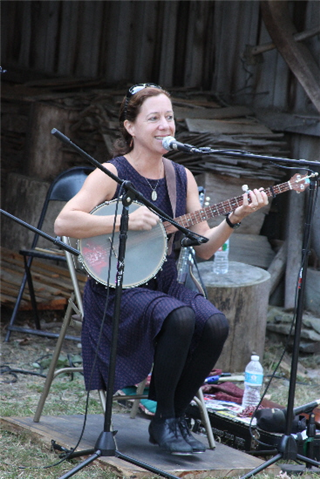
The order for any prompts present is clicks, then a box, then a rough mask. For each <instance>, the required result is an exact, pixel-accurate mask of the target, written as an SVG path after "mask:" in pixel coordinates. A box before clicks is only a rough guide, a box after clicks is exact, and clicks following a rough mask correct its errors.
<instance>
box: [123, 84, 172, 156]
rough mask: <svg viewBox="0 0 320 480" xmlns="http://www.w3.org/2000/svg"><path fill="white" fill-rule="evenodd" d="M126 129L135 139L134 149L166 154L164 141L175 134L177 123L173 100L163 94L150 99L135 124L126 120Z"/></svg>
mask: <svg viewBox="0 0 320 480" xmlns="http://www.w3.org/2000/svg"><path fill="white" fill-rule="evenodd" d="M124 126H125V128H126V129H127V130H128V132H129V133H130V135H132V136H133V137H134V148H137V147H143V148H146V149H148V150H151V151H153V152H157V153H161V154H163V153H165V152H166V151H167V150H165V149H164V148H163V146H162V140H163V139H164V138H165V137H167V136H173V137H174V134H175V122H174V116H173V110H172V103H171V100H170V99H169V98H168V97H167V96H166V95H165V94H163V93H160V94H159V95H156V96H154V97H148V98H147V99H146V100H145V101H144V102H143V104H142V105H141V107H140V112H139V114H138V115H137V117H136V119H135V121H134V122H129V121H128V120H125V122H124Z"/></svg>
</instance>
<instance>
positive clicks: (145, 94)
mask: <svg viewBox="0 0 320 480" xmlns="http://www.w3.org/2000/svg"><path fill="white" fill-rule="evenodd" d="M162 93H163V94H164V95H166V96H167V97H168V98H170V93H169V92H167V91H166V90H163V89H162V88H155V87H146V88H143V89H142V90H140V91H139V92H137V93H135V94H134V95H132V96H131V97H130V98H129V99H128V98H127V95H126V96H125V97H124V98H123V100H122V103H121V106H120V111H119V123H120V134H121V137H120V138H118V139H117V140H116V141H115V143H114V146H113V155H114V156H117V155H125V154H126V153H129V152H131V150H132V148H133V145H132V143H131V140H132V136H131V135H130V133H129V132H128V131H127V129H126V128H125V126H124V121H125V120H129V121H130V122H134V121H135V119H136V118H137V116H138V115H139V113H140V109H141V106H142V104H143V103H144V102H145V100H146V99H147V98H150V97H156V96H157V95H160V94H162Z"/></svg>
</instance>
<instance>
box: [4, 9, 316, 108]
mask: <svg viewBox="0 0 320 480" xmlns="http://www.w3.org/2000/svg"><path fill="white" fill-rule="evenodd" d="M289 7H290V12H291V15H292V16H291V19H292V20H293V22H294V23H295V25H296V29H297V31H303V30H306V29H310V28H312V27H314V26H318V25H319V19H320V17H319V16H320V4H319V2H318V1H316V0H314V1H313V0H309V1H304V2H301V1H299V2H296V1H290V2H289ZM1 8H2V65H3V66H4V67H5V68H7V70H8V73H10V71H11V72H12V70H13V69H15V68H17V69H24V71H25V75H26V77H25V78H26V79H27V75H28V73H27V72H28V71H30V70H31V71H33V72H39V73H40V72H41V73H42V74H46V75H49V76H52V75H57V76H66V77H67V76H77V77H81V76H85V77H90V78H96V77H101V76H102V77H104V78H105V81H106V84H107V85H109V86H110V85H114V84H115V83H117V84H119V82H141V81H157V82H159V83H161V84H163V85H165V86H166V87H167V88H170V87H173V86H179V87H181V86H185V87H189V88H190V87H198V88H201V89H207V90H211V91H214V92H216V93H218V94H219V95H220V96H221V98H222V99H224V100H225V101H227V102H228V103H233V104H234V103H241V104H243V103H245V104H254V105H255V106H257V107H270V106H273V107H276V108H279V109H281V110H288V109H290V111H295V110H297V111H298V110H300V111H301V110H304V111H305V110H306V109H307V110H310V111H313V108H312V105H310V101H309V100H308V97H307V96H306V94H305V92H304V91H303V89H302V87H301V86H300V85H299V83H298V82H297V80H296V79H295V77H294V76H293V75H292V74H291V73H290V70H289V68H288V67H287V65H286V63H285V61H284V60H283V59H282V57H281V55H280V54H279V52H278V51H277V50H276V49H273V50H271V51H268V52H266V53H264V54H262V55H260V56H259V57H258V56H256V57H255V58H254V61H252V62H251V63H252V64H251V65H249V64H248V61H246V47H247V45H251V46H254V45H259V44H264V43H268V42H270V41H271V40H270V36H269V34H268V32H267V30H266V27H265V25H264V22H263V19H262V15H261V11H260V2H259V1H255V0H252V1H222V0H216V1H60V0H57V1H23V2H21V1H2V2H1ZM305 44H306V45H307V46H308V48H309V50H310V52H311V54H312V55H313V57H314V59H315V60H316V61H317V62H318V64H319V58H320V42H319V36H315V37H313V38H310V39H308V40H306V41H305ZM251 60H253V57H252V58H251Z"/></svg>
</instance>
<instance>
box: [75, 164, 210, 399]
mask: <svg viewBox="0 0 320 480" xmlns="http://www.w3.org/2000/svg"><path fill="white" fill-rule="evenodd" d="M110 163H112V164H113V165H115V166H116V168H117V171H118V176H119V177H120V178H121V179H124V180H125V179H128V180H130V181H131V182H132V184H133V185H134V187H135V188H136V189H137V190H138V191H139V192H141V193H142V194H143V195H144V196H145V197H146V198H148V199H150V198H151V193H152V191H151V188H150V185H149V184H148V182H147V181H146V179H145V178H144V177H142V176H141V175H140V174H139V173H138V172H137V171H136V170H135V169H134V168H133V167H132V166H131V165H130V164H129V162H128V161H127V160H126V159H125V158H124V157H116V158H114V159H113V160H111V161H110ZM174 168H175V171H176V182H177V206H176V215H175V216H176V217H178V216H180V215H183V214H185V213H186V212H185V208H186V206H185V199H186V190H187V177H186V171H185V169H184V167H183V166H181V165H179V164H176V163H174ZM149 182H150V184H151V185H152V187H153V188H155V186H156V185H157V182H158V180H149ZM118 189H119V187H118ZM118 189H117V192H118ZM117 192H116V195H115V197H117ZM156 192H157V195H158V198H157V200H156V201H155V202H154V204H155V205H156V206H158V207H159V208H161V209H162V210H163V211H165V212H166V213H167V214H168V215H170V216H172V215H173V213H172V208H171V203H170V200H169V196H168V191H167V185H166V180H165V178H163V179H160V181H159V183H158V185H157V188H156ZM141 254H143V252H141ZM141 261H142V262H143V258H141ZM176 278H177V269H176V260H175V255H174V253H172V254H171V255H168V257H167V261H166V262H164V264H163V268H162V270H160V271H159V272H158V273H157V275H156V278H155V279H152V280H150V281H149V282H148V283H147V284H144V285H141V286H138V287H135V288H129V289H123V291H122V298H121V312H120V321H119V334H118V335H119V336H118V346H117V361H116V371H115V383H114V391H117V390H118V389H119V388H123V387H125V386H130V385H135V384H137V383H139V382H141V381H142V380H143V379H144V378H146V376H147V375H148V374H149V373H150V370H151V367H152V363H153V356H154V339H155V337H156V335H157V334H158V333H159V331H160V330H161V326H162V323H163V321H164V320H165V318H166V317H167V316H168V315H169V314H170V313H171V312H172V311H173V310H175V309H176V308H179V307H180V306H185V305H187V306H190V307H191V308H192V309H193V310H194V311H195V313H196V318H197V323H196V329H195V333H194V338H193V343H192V348H194V347H195V346H196V344H197V341H198V339H199V337H200V335H201V332H202V329H203V326H204V324H205V322H206V320H207V319H208V318H209V317H210V316H211V315H213V314H215V313H219V310H217V309H216V308H215V307H214V306H213V305H212V304H211V303H210V302H209V301H208V300H206V299H205V298H204V297H203V296H202V295H200V294H199V293H197V292H193V291H191V290H189V289H187V288H186V287H184V286H183V285H181V284H180V283H178V282H177V281H176ZM106 295H107V289H106V287H105V286H104V285H102V284H100V283H97V282H96V281H95V280H93V279H92V278H90V279H89V280H88V282H87V283H86V287H85V292H84V312H85V314H84V322H83V329H82V356H83V367H84V377H85V384H86V389H87V390H96V389H106V386H107V382H108V365H109V356H110V345H111V340H112V318H113V311H114V301H115V289H114V288H110V293H109V301H108V305H107V308H106V310H107V311H106V319H105V323H104V326H103V329H102V332H101V338H100V343H99V345H100V346H99V349H98V352H97V357H96V350H97V345H98V341H99V335H100V330H101V322H102V319H103V316H104V311H105V305H106ZM95 357H96V360H95V363H94V359H95Z"/></svg>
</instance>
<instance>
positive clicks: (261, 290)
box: [198, 261, 270, 372]
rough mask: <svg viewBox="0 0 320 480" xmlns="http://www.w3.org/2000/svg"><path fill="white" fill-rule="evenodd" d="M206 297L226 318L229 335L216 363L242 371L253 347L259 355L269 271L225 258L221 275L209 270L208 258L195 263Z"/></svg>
mask: <svg viewBox="0 0 320 480" xmlns="http://www.w3.org/2000/svg"><path fill="white" fill-rule="evenodd" d="M198 267H199V272H200V275H201V278H202V281H203V283H204V284H205V286H206V289H207V292H208V299H209V300H210V302H212V303H213V304H214V305H215V306H216V307H217V308H218V309H219V310H221V311H222V312H223V313H224V314H225V316H226V317H227V319H228V321H229V327H230V330H229V336H228V338H227V341H226V343H225V345H224V348H223V351H222V354H221V356H220V358H219V360H218V362H217V364H216V368H221V369H222V371H223V372H242V371H244V369H245V367H246V365H247V363H248V362H249V361H250V356H251V353H252V352H253V351H254V352H256V353H257V355H259V356H260V358H261V359H262V356H263V351H264V344H265V334H266V323H267V310H268V300H269V288H270V287H269V283H270V274H269V273H268V272H267V271H265V270H263V269H262V268H258V267H253V266H251V265H247V264H245V263H240V262H229V271H228V273H226V274H224V275H217V274H215V273H213V269H212V262H211V261H209V262H202V263H199V265H198Z"/></svg>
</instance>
